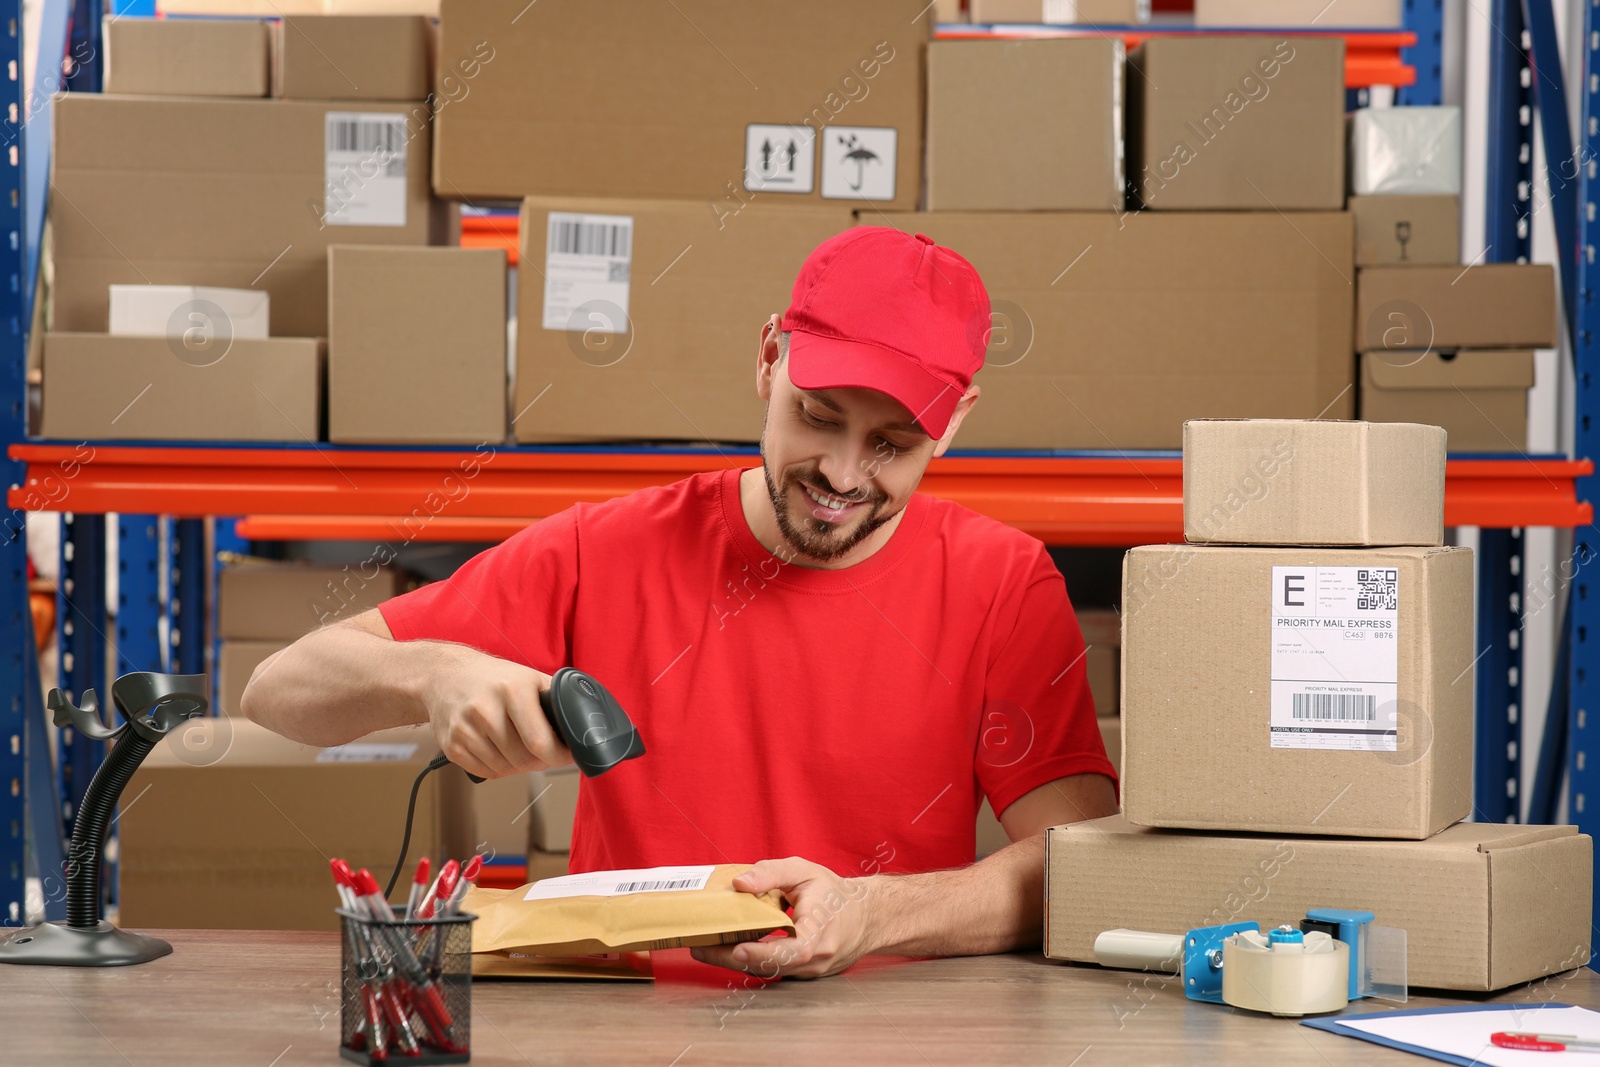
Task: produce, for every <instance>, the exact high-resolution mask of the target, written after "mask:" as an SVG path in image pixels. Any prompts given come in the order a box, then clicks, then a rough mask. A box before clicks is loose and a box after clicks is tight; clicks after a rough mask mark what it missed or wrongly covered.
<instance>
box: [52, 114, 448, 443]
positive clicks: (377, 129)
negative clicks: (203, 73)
mask: <svg viewBox="0 0 1600 1067" xmlns="http://www.w3.org/2000/svg"><path fill="white" fill-rule="evenodd" d="M53 109H54V117H53V125H52V130H51V133H52V136H53V138H54V148H53V151H52V154H51V159H50V166H51V191H50V222H51V227H52V233H53V235H54V262H55V283H54V285H53V287H52V288H51V291H50V313H51V315H52V316H53V318H52V320H51V323H52V325H51V328H52V329H54V330H60V331H79V332H86V333H99V332H104V331H105V330H106V327H107V310H108V308H107V300H106V287H107V286H109V285H112V284H116V283H124V284H130V285H131V284H139V283H147V284H157V285H215V286H223V287H226V288H233V289H265V290H266V291H267V292H268V293H270V294H271V296H272V328H273V330H274V332H276V333H277V334H278V335H280V336H283V337H324V336H326V335H327V331H328V251H327V250H328V246H329V245H331V244H367V245H374V244H381V245H389V244H405V245H425V244H427V243H428V242H429V237H430V235H433V234H435V233H438V232H440V231H439V226H440V225H442V218H443V216H442V214H436V210H435V207H434V204H433V202H432V200H431V198H430V197H429V194H428V158H429V137H430V129H431V125H432V124H431V122H430V114H429V110H428V108H427V107H426V106H424V105H421V104H418V105H410V106H408V105H404V104H390V103H381V102H370V101H369V102H363V103H359V104H355V103H327V102H316V101H302V100H203V99H197V98H192V97H190V98H184V97H150V96H115V95H107V94H102V93H62V94H60V95H58V96H57V97H56V99H55V101H54V105H53ZM180 160H181V161H182V164H181V166H180V165H178V163H177V162H176V161H180ZM224 362H226V361H224ZM311 437H312V439H313V440H315V439H316V435H315V434H313V435H311Z"/></svg>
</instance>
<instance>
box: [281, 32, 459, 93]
mask: <svg viewBox="0 0 1600 1067" xmlns="http://www.w3.org/2000/svg"><path fill="white" fill-rule="evenodd" d="M276 32H277V48H276V49H275V51H274V57H273V61H274V70H273V88H272V95H273V96H278V97H283V98H285V99H293V100H421V99H423V98H424V97H426V96H427V95H428V90H429V89H430V88H432V78H431V72H430V71H429V69H428V20H427V19H426V18H424V17H422V16H421V15H286V16H285V17H284V18H283V20H282V21H281V22H280V23H279V24H278V26H277V31H276Z"/></svg>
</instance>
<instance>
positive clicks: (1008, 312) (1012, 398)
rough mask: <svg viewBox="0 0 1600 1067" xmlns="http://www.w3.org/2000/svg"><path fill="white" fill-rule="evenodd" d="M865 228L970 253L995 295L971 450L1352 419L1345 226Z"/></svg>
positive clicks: (1063, 221)
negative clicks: (1246, 422)
mask: <svg viewBox="0 0 1600 1067" xmlns="http://www.w3.org/2000/svg"><path fill="white" fill-rule="evenodd" d="M863 221H871V222H877V223H886V224H888V225H892V226H898V227H899V228H900V229H902V230H906V231H908V232H921V233H925V234H927V235H928V236H930V237H932V238H933V239H934V240H936V241H937V242H939V243H940V244H942V245H946V246H948V247H950V248H953V249H955V250H956V251H957V252H959V253H961V254H962V255H963V256H965V257H966V258H967V259H969V260H971V261H972V263H973V265H974V266H976V267H977V269H978V273H979V275H980V276H981V277H982V278H983V281H984V284H985V286H986V287H987V288H988V291H989V297H990V301H991V303H992V304H993V307H994V309H995V318H994V332H993V334H992V335H991V338H990V345H989V355H988V363H987V365H986V366H985V368H984V370H982V371H981V372H980V373H979V374H978V376H977V383H978V385H979V386H980V387H981V388H982V390H983V395H982V396H981V397H980V398H979V400H978V403H977V406H976V407H974V408H973V409H972V413H971V415H970V416H969V417H968V418H967V419H966V421H965V422H963V423H962V424H961V431H960V433H959V434H958V435H957V437H956V447H958V448H1095V449H1112V448H1115V449H1130V448H1178V447H1180V446H1181V444H1182V442H1183V422H1184V420H1185V419H1191V418H1202V417H1203V418H1224V417H1225V418H1263V417H1277V418H1314V417H1317V416H1321V417H1324V418H1335V419H1337V418H1349V417H1350V415H1351V414H1352V413H1353V412H1354V410H1355V403H1354V400H1355V398H1354V393H1355V390H1354V389H1353V388H1352V384H1353V382H1354V379H1355V365H1354V360H1353V359H1352V358H1351V354H1350V353H1351V346H1350V341H1349V335H1348V333H1347V332H1346V330H1347V328H1348V327H1347V325H1346V324H1347V323H1348V322H1349V319H1350V306H1351V295H1352V294H1351V288H1350V284H1349V279H1350V277H1351V276H1352V268H1351V267H1350V218H1349V216H1348V215H1347V214H1344V213H1336V214H1333V213H1330V214H1305V215H1298V216H1295V218H1294V219H1293V223H1292V224H1291V223H1290V222H1289V221H1286V220H1285V219H1284V218H1283V217H1282V216H1280V215H1278V214H1276V213H1265V214H1263V213H1257V212H1248V213H1237V212H1236V213H1230V214H1214V215H1208V214H1194V213H1176V212H1164V213H1163V212H1145V213H1142V214H1138V215H1132V216H1128V217H1127V218H1124V219H1118V218H1115V217H1113V216H1109V215H1087V214H1052V213H1037V214H1017V213H1013V214H999V213H993V214H984V213H972V214H967V213H941V214H922V215H911V214H907V215H888V216H887V217H882V216H877V215H873V216H871V217H870V218H868V217H866V216H863ZM1152 308H1159V309H1160V313H1159V314H1152V312H1151V309H1152Z"/></svg>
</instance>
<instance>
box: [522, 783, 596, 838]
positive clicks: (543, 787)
mask: <svg viewBox="0 0 1600 1067" xmlns="http://www.w3.org/2000/svg"><path fill="white" fill-rule="evenodd" d="M582 777H583V776H582V775H580V774H579V773H578V769H577V768H576V767H573V766H566V767H552V768H551V769H550V770H547V771H534V772H532V773H531V774H529V775H528V787H529V789H531V790H532V792H533V808H532V811H531V814H530V823H529V827H528V834H529V836H528V841H529V843H530V846H531V847H532V848H536V849H539V850H540V851H543V852H567V851H570V850H571V848H572V822H573V820H574V819H576V818H577V815H578V782H579V781H580V779H581V778H582Z"/></svg>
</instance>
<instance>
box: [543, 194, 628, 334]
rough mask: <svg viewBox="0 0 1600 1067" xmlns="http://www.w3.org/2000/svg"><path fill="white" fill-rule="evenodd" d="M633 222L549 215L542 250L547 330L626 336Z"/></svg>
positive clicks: (609, 217)
mask: <svg viewBox="0 0 1600 1067" xmlns="http://www.w3.org/2000/svg"><path fill="white" fill-rule="evenodd" d="M632 271H633V217H632V216H631V215H581V214H575V213H571V212H565V211H552V212H550V221H549V227H548V231H547V234H546V240H545V250H544V320H543V322H544V328H545V329H547V330H577V331H579V332H583V333H591V332H595V333H627V332H629V330H630V329H631V326H630V325H629V323H628V285H629V282H630V278H631V274H632Z"/></svg>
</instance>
